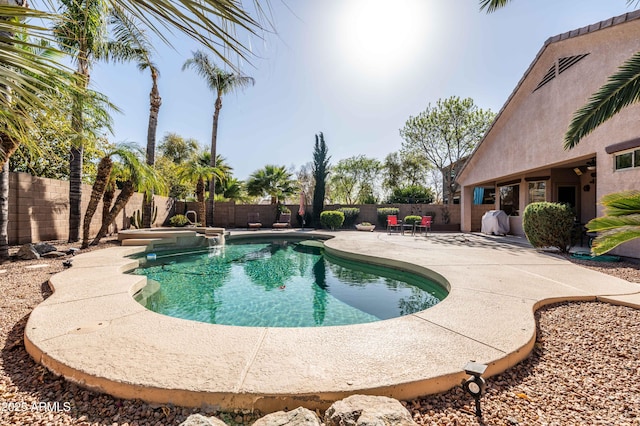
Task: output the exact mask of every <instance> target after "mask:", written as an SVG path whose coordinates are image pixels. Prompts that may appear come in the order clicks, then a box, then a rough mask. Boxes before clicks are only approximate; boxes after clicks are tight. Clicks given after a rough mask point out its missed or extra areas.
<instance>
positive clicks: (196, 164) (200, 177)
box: [178, 158, 224, 222]
mask: <svg viewBox="0 0 640 426" xmlns="http://www.w3.org/2000/svg"><path fill="white" fill-rule="evenodd" d="M214 178H217V179H223V178H224V172H222V171H221V170H220V169H218V168H216V167H211V166H208V165H206V164H202V162H200V161H198V159H197V158H196V159H193V160H191V161H188V162H186V163H184V164H183V165H182V166H181V167H180V170H179V172H178V179H180V181H182V182H187V183H189V184H194V183H195V186H196V188H195V194H196V200H198V217H199V218H200V221H201V222H203V221H204V218H205V215H206V204H205V202H204V195H205V181H208V180H211V179H214Z"/></svg>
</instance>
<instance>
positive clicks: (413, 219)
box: [404, 215, 422, 225]
mask: <svg viewBox="0 0 640 426" xmlns="http://www.w3.org/2000/svg"><path fill="white" fill-rule="evenodd" d="M421 221H422V216H416V215H409V216H405V217H404V223H410V224H411V225H413V224H414V223H416V222H418V223H420V222H421Z"/></svg>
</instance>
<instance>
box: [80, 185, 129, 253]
mask: <svg viewBox="0 0 640 426" xmlns="http://www.w3.org/2000/svg"><path fill="white" fill-rule="evenodd" d="M134 192H135V188H134V186H133V183H132V182H131V181H126V182H125V183H124V185H123V187H122V190H121V191H120V194H119V195H118V198H116V202H115V203H114V204H113V207H112V208H111V211H109V213H108V214H107V216H106V217H105V218H103V219H102V226H101V227H100V231H98V235H96V237H95V238H94V240H93V241H92V242H91V245H96V244H98V243H99V242H100V240H101V239H102V238H104V236H105V235H107V231H108V230H109V225H110V224H111V222H113V221H114V220H115V218H116V216H118V214H119V213H120V212H121V211H122V209H124V206H126V205H127V203H128V202H129V199H131V197H132V196H133V194H134Z"/></svg>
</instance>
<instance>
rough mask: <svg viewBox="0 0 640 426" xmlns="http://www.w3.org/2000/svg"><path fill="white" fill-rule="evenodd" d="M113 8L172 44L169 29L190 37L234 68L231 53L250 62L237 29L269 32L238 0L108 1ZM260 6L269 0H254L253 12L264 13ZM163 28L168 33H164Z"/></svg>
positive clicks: (255, 34) (255, 32) (256, 32)
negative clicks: (227, 52) (121, 11)
mask: <svg viewBox="0 0 640 426" xmlns="http://www.w3.org/2000/svg"><path fill="white" fill-rule="evenodd" d="M108 1H109V2H110V3H111V4H112V6H114V7H119V8H121V9H122V10H123V11H125V12H127V13H129V14H130V15H132V16H134V17H135V18H136V19H138V20H140V21H141V22H142V23H143V24H145V25H146V26H147V27H148V28H150V29H151V30H152V31H153V32H155V33H156V34H157V35H158V36H159V37H160V38H161V39H162V40H164V41H165V42H166V43H168V44H170V42H169V40H168V39H167V38H166V37H165V34H166V33H167V31H166V30H168V31H169V32H171V30H172V29H177V30H178V31H180V32H182V33H184V34H186V35H188V36H189V37H191V38H193V39H194V40H196V41H197V42H199V43H200V44H202V45H203V46H204V47H206V48H207V49H209V50H211V51H213V52H214V53H215V54H216V56H218V57H219V58H221V59H222V60H223V61H225V62H227V63H228V64H229V65H231V66H233V64H232V63H231V61H229V59H228V55H226V54H225V52H224V51H225V50H230V51H232V52H233V53H235V54H236V55H238V57H240V58H241V59H243V60H247V59H248V54H250V51H249V49H248V48H247V47H246V46H245V45H244V44H243V43H241V42H240V41H239V40H238V38H237V35H236V28H238V29H240V30H242V31H247V32H248V33H249V34H251V35H253V36H260V33H262V32H264V31H266V30H268V28H267V26H266V25H264V23H261V21H262V19H261V18H263V16H260V17H256V18H254V17H252V16H251V15H250V14H249V13H248V12H247V11H246V10H245V8H244V7H243V5H242V3H241V2H239V1H229V0H177V1H171V0H131V1H122V0H108ZM261 3H266V4H267V5H268V3H269V0H254V5H255V7H254V9H255V10H256V12H257V13H258V14H262V13H264V10H265V9H264V7H263V6H262V4H261ZM163 29H164V30H165V31H163Z"/></svg>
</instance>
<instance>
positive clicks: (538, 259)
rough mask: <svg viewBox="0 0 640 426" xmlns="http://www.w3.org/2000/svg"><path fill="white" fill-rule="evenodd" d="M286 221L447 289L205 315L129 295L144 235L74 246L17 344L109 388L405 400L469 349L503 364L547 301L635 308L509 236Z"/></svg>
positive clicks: (529, 341)
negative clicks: (277, 324) (353, 307)
mask: <svg viewBox="0 0 640 426" xmlns="http://www.w3.org/2000/svg"><path fill="white" fill-rule="evenodd" d="M288 232H291V233H294V234H296V235H300V234H306V235H309V236H312V235H316V236H319V235H330V236H332V237H334V238H332V239H330V240H328V241H326V243H325V245H326V247H327V250H328V251H330V252H333V253H336V254H338V255H341V256H344V257H348V258H353V259H360V260H366V261H373V259H374V258H375V262H376V263H382V264H386V265H390V266H395V267H403V268H406V269H410V270H414V271H416V272H419V273H423V274H429V275H431V276H432V277H434V278H437V279H439V280H441V281H442V280H443V279H444V280H446V282H447V283H448V285H449V286H450V293H449V295H448V296H447V298H446V299H445V300H444V301H442V302H441V303H439V304H438V305H436V306H435V307H433V308H431V309H428V310H426V311H422V312H418V313H415V314H412V315H407V316H404V317H401V318H395V319H391V320H385V321H379V322H375V323H369V324H360V325H351V326H334V327H319V328H250V327H232V326H224V325H212V324H205V323H199V322H194V321H187V320H181V319H176V318H171V317H167V316H164V315H160V314H156V313H154V312H151V311H149V310H147V309H145V308H144V307H143V306H141V305H140V304H138V303H137V302H135V301H134V299H133V297H132V295H133V294H134V293H135V292H136V291H138V290H139V289H140V288H142V287H143V286H144V285H145V283H146V278H145V277H143V276H134V275H127V274H124V272H125V271H128V270H131V269H133V268H135V267H136V266H137V264H138V262H137V260H132V259H129V258H126V257H125V256H128V255H131V254H134V253H140V252H143V251H144V247H127V246H122V247H113V248H108V249H104V250H98V251H93V252H89V253H85V254H82V255H79V256H76V257H75V258H74V261H73V267H71V268H69V269H67V270H65V271H64V272H61V273H59V274H56V275H55V276H53V277H51V279H50V284H51V286H52V288H53V289H54V293H53V294H52V295H51V296H50V297H49V298H47V299H46V300H45V301H44V302H42V303H41V304H40V305H39V306H38V307H36V308H35V309H34V311H33V312H32V314H31V316H30V318H29V321H28V323H27V325H26V327H25V347H26V349H27V351H28V352H29V354H30V355H31V356H32V357H33V358H34V359H35V360H36V361H37V362H39V363H41V364H43V365H45V366H46V367H47V368H49V369H50V370H51V371H53V372H54V373H56V374H60V375H63V376H65V377H66V378H67V379H68V380H70V381H73V382H76V383H79V384H80V385H82V386H85V387H87V388H91V389H94V390H97V391H99V392H105V393H109V394H111V395H114V396H117V397H123V398H139V399H143V400H146V401H150V402H155V403H161V404H165V403H172V404H175V405H185V406H202V405H209V406H213V407H217V408H222V409H232V408H248V409H258V410H260V411H263V412H271V411H276V410H280V409H283V408H288V409H293V408H296V407H298V406H305V407H307V408H312V409H314V408H319V409H326V408H327V407H328V406H329V405H330V404H331V403H332V402H333V401H335V400H338V399H341V398H344V397H346V396H348V395H351V394H354V393H366V394H377V395H386V396H391V397H394V398H397V399H410V398H414V397H417V396H421V395H425V394H430V393H437V392H441V391H445V390H447V389H450V388H452V387H454V386H456V385H459V384H460V382H461V380H462V379H463V378H466V377H467V376H466V374H465V373H464V371H463V367H464V365H465V364H466V363H467V362H468V361H469V360H475V361H477V362H481V363H485V364H488V365H489V367H488V369H487V372H486V374H485V376H491V375H494V374H498V373H500V372H502V371H504V370H506V369H507V368H509V367H511V366H512V365H514V364H516V363H517V362H519V361H521V360H522V359H524V358H526V357H527V356H528V354H529V353H530V351H531V349H532V348H533V344H534V342H535V330H536V326H535V321H534V316H533V312H534V311H535V310H536V309H538V308H539V307H541V306H543V305H545V304H548V303H553V302H557V301H564V300H602V301H607V302H611V303H616V304H624V305H627V306H633V307H635V308H640V285H639V284H633V283H629V282H627V281H624V280H621V279H618V278H615V277H612V276H608V275H604V274H602V273H599V272H596V271H593V270H590V269H586V268H583V267H580V266H578V265H574V264H572V263H570V262H568V261H566V260H565V259H563V258H561V257H559V256H554V255H549V254H543V253H539V252H536V251H535V250H533V249H532V248H530V246H529V245H528V243H526V241H523V240H522V239H519V238H516V237H490V236H483V235H480V234H429V236H428V237H427V238H425V237H424V236H409V235H400V234H392V235H388V234H386V233H377V232H356V231H353V232H351V231H340V232H335V233H323V232H310V231H295V230H294V231H277V232H275V234H277V235H278V236H279V237H282V236H284V235H286V234H287V233H288ZM249 233H250V234H251V236H256V235H260V236H263V235H266V234H267V233H268V232H267V231H251V232H249ZM243 234H246V233H242V232H235V231H232V232H231V238H233V237H234V236H236V235H239V236H241V235H243ZM429 271H432V272H429Z"/></svg>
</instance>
